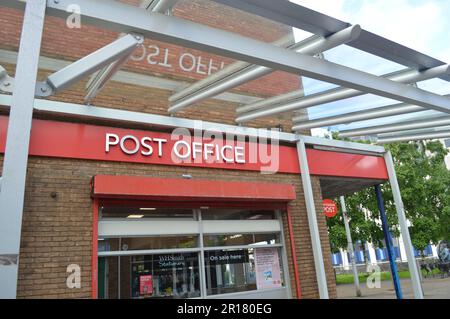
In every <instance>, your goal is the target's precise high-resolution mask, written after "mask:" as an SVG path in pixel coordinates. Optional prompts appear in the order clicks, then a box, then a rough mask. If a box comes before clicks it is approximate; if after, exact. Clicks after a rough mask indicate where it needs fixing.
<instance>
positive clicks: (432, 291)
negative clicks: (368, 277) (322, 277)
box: [337, 277, 450, 299]
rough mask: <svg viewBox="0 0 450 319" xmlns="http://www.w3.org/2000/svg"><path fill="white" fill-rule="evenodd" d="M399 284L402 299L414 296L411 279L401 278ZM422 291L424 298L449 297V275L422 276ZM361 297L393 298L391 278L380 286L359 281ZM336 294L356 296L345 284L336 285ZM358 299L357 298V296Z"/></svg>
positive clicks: (339, 296) (348, 297) (352, 286)
mask: <svg viewBox="0 0 450 319" xmlns="http://www.w3.org/2000/svg"><path fill="white" fill-rule="evenodd" d="M400 286H401V288H402V292H403V298H404V299H412V298H414V295H413V291H412V286H411V280H410V279H401V281H400ZM422 287H423V292H424V296H425V299H450V277H447V278H438V277H437V278H424V280H423V283H422ZM361 292H362V297H360V298H366V299H395V298H396V297H395V290H394V285H393V284H392V281H391V280H385V281H382V282H381V287H380V288H372V289H369V288H368V287H367V285H366V283H365V282H361ZM337 295H338V298H340V299H353V298H358V297H356V296H355V286H354V285H353V284H345V285H338V286H337ZM358 299H359V298H358Z"/></svg>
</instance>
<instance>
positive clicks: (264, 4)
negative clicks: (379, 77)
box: [214, 0, 450, 81]
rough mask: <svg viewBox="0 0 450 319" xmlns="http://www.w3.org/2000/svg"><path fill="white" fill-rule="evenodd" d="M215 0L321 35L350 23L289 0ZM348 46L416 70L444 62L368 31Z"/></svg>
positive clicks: (447, 76) (443, 76)
mask: <svg viewBox="0 0 450 319" xmlns="http://www.w3.org/2000/svg"><path fill="white" fill-rule="evenodd" d="M214 1H216V2H219V3H222V4H225V5H229V6H232V7H234V8H237V9H240V10H244V11H247V12H249V13H252V14H257V15H260V16H262V17H265V18H268V19H270V20H273V21H276V22H279V23H281V24H285V25H290V26H292V27H295V28H299V29H302V30H305V31H308V32H311V33H313V34H317V35H321V36H327V35H330V34H332V33H335V32H338V31H340V30H343V29H345V28H347V27H348V26H349V25H350V24H349V23H347V22H344V21H341V20H338V19H336V18H333V17H330V16H328V15H325V14H323V13H320V12H317V11H314V10H311V9H309V8H306V7H304V6H300V5H298V4H295V3H293V2H290V1H286V0H214ZM348 45H349V46H351V47H353V48H356V49H359V50H362V51H365V52H368V53H370V54H373V55H376V56H379V57H381V58H384V59H386V60H390V61H393V62H395V63H398V64H401V65H404V66H406V67H409V68H412V69H416V70H424V69H429V68H433V67H436V66H439V65H442V64H444V62H442V61H439V60H437V59H435V58H432V57H430V56H428V55H426V54H423V53H420V52H418V51H416V50H413V49H410V48H408V47H405V46H403V45H401V44H399V43H396V42H393V41H391V40H388V39H386V38H383V37H381V36H379V35H376V34H374V33H371V32H368V31H366V30H362V31H361V36H360V37H359V38H358V40H357V41H353V42H351V43H349V44H348ZM438 77H439V78H441V79H442V80H445V81H450V74H441V75H440V76H438Z"/></svg>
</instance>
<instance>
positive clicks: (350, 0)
mask: <svg viewBox="0 0 450 319" xmlns="http://www.w3.org/2000/svg"><path fill="white" fill-rule="evenodd" d="M291 1H292V2H296V3H298V4H301V5H303V6H305V7H308V8H310V9H313V10H316V11H319V12H322V13H325V14H327V15H330V16H333V17H335V18H337V19H340V20H342V21H345V22H349V23H351V24H359V25H361V27H362V28H364V29H365V30H368V31H371V32H374V33H376V34H378V35H381V36H383V37H386V38H388V39H390V40H393V41H396V42H398V43H401V44H403V45H405V46H408V47H410V48H412V49H415V50H418V51H420V52H423V53H425V54H428V55H430V56H432V57H435V58H437V59H440V60H442V61H444V62H447V63H450V0H291ZM307 36H308V34H307V33H305V32H304V31H300V30H297V32H296V37H297V39H303V38H305V37H307ZM325 58H326V59H327V60H329V61H332V62H336V63H339V64H343V65H346V66H349V67H352V68H356V69H359V70H364V71H366V72H369V73H373V74H376V75H382V74H385V73H390V72H392V71H396V70H400V69H404V68H405V67H404V66H401V65H397V64H395V63H392V62H390V61H386V60H383V59H381V58H378V57H375V56H372V55H370V54H367V53H364V52H361V51H358V50H356V49H353V48H350V47H348V46H340V47H338V48H335V49H332V50H329V51H327V52H325ZM303 81H304V86H305V91H306V92H305V93H306V94H312V93H315V92H318V91H321V90H324V89H328V88H332V87H334V86H333V85H331V84H328V83H323V82H320V81H316V80H312V79H306V78H304V79H303ZM418 86H419V87H420V88H422V89H426V90H430V91H432V92H435V93H438V94H449V93H450V83H448V82H445V81H442V80H439V79H433V80H428V81H423V82H419V83H418ZM395 103H398V102H396V101H393V100H389V99H385V98H379V97H376V96H372V95H365V96H361V97H356V98H352V99H347V100H343V101H338V102H333V103H329V104H326V105H322V106H317V107H313V108H310V110H309V112H310V117H311V118H320V117H324V116H330V115H335V114H339V113H347V112H351V111H356V110H359V109H367V108H372V107H379V106H383V105H388V104H395ZM433 113H434V111H427V112H426V113H423V114H424V115H425V114H433ZM418 115H420V113H415V114H414V113H413V114H410V115H403V116H397V117H391V118H388V119H386V120H380V119H378V120H377V121H376V123H374V122H373V121H368V122H365V123H364V122H359V123H355V124H349V125H338V126H333V127H331V128H330V129H350V128H356V127H360V126H367V125H375V124H382V123H386V122H392V121H395V120H399V119H406V118H414V117H417V116H418ZM317 133H319V134H320V130H319V132H317Z"/></svg>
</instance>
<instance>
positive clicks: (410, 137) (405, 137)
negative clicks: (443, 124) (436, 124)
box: [377, 127, 450, 144]
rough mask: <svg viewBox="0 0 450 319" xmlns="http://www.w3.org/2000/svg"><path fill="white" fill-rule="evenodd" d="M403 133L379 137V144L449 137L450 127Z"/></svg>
mask: <svg viewBox="0 0 450 319" xmlns="http://www.w3.org/2000/svg"><path fill="white" fill-rule="evenodd" d="M402 133H403V134H399V135H391V136H386V137H378V139H377V144H388V143H395V142H410V141H420V140H434V139H439V138H447V137H450V127H447V129H443V130H433V131H428V132H420V133H414V132H411V133H409V134H405V132H402Z"/></svg>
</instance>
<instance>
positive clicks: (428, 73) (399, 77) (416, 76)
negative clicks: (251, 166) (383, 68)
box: [236, 61, 450, 123]
mask: <svg viewBox="0 0 450 319" xmlns="http://www.w3.org/2000/svg"><path fill="white" fill-rule="evenodd" d="M323 62H326V61H323ZM349 70H353V69H349ZM354 71H356V70H354ZM357 72H360V71H357ZM442 73H450V66H449V65H448V64H446V65H442V66H438V67H435V68H432V69H428V70H425V71H422V72H420V71H415V70H405V71H401V72H396V73H395V74H393V75H390V76H387V77H386V78H383V77H376V76H375V77H376V78H377V79H379V80H385V81H389V82H390V83H395V84H396V85H399V86H402V87H411V88H412V86H405V85H403V84H401V83H411V82H418V81H424V80H428V79H432V78H435V77H436V76H437V75H439V74H442ZM359 79H360V80H362V78H359ZM366 80H368V78H367V79H366ZM394 81H395V82H394ZM397 82H400V83H397ZM367 84H368V83H367ZM414 89H417V90H420V89H418V88H414ZM422 91H423V90H422ZM423 92H426V91H423ZM366 93H373V92H369V91H368V90H367V89H366V90H365V92H361V91H358V90H357V89H351V88H342V87H339V88H334V89H331V90H327V91H324V92H319V93H316V94H312V95H308V96H305V97H302V98H300V99H298V100H294V101H290V102H287V103H286V104H281V105H276V106H274V107H272V108H265V109H262V110H256V111H254V112H249V113H246V114H240V115H239V116H238V117H237V118H236V122H238V123H243V122H248V121H250V120H253V119H256V118H260V117H264V116H270V115H274V114H279V113H284V112H289V111H297V110H301V109H305V108H308V107H311V106H315V105H320V104H325V103H330V102H335V101H339V100H343V99H348V98H351V97H355V96H360V95H363V94H366ZM374 94H378V95H380V96H384V97H388V96H387V95H383V94H379V93H374ZM440 97H441V98H444V97H442V96H440ZM391 98H393V99H397V100H402V101H403V102H405V103H410V104H415V105H419V104H418V103H411V102H407V101H406V100H405V99H404V98H402V99H399V98H398V96H397V98H395V97H392V96H391ZM444 99H446V100H447V101H450V99H447V98H444ZM258 103H259V102H258ZM259 105H261V104H259ZM420 106H424V105H423V104H421V105H420ZM249 107H250V106H249ZM425 107H426V106H425ZM428 107H429V106H428ZM434 109H436V108H435V107H434ZM439 110H443V109H441V108H439Z"/></svg>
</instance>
